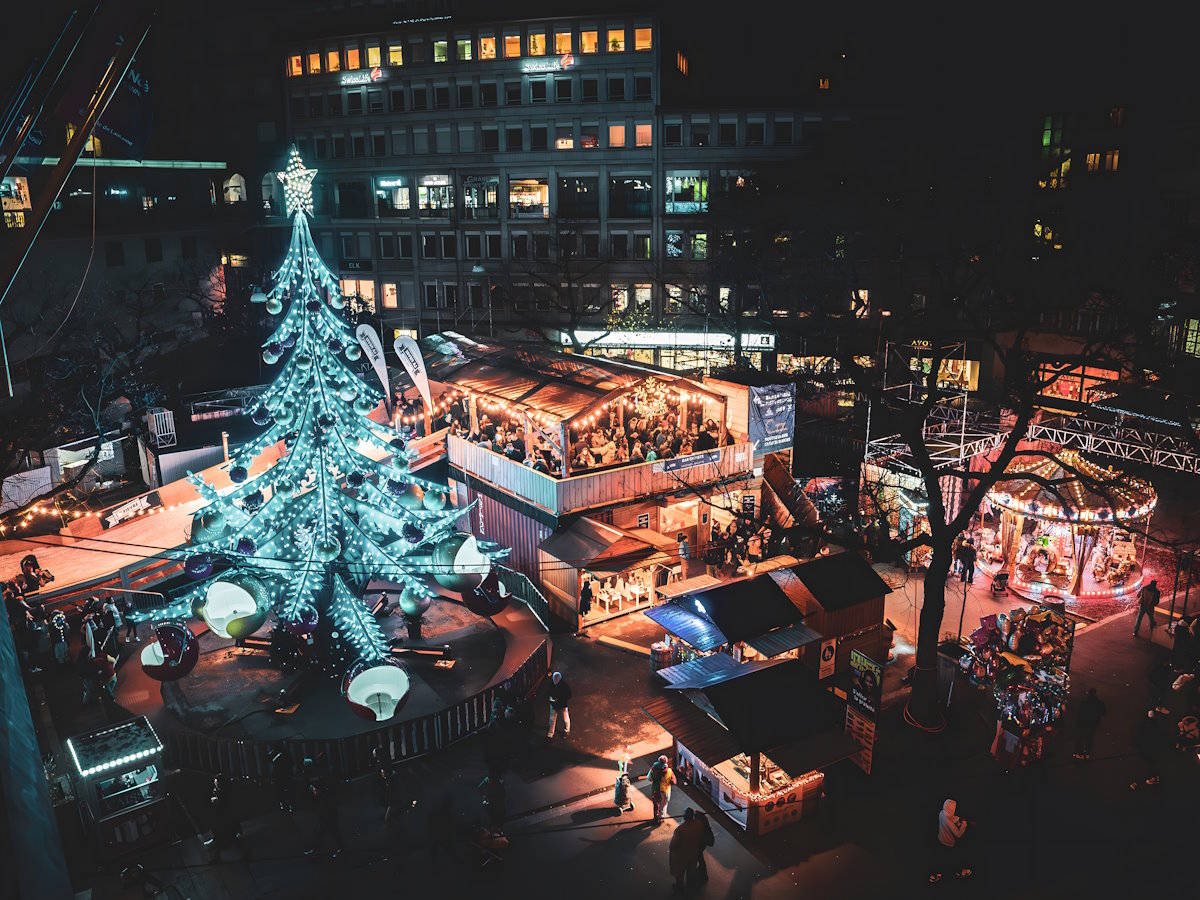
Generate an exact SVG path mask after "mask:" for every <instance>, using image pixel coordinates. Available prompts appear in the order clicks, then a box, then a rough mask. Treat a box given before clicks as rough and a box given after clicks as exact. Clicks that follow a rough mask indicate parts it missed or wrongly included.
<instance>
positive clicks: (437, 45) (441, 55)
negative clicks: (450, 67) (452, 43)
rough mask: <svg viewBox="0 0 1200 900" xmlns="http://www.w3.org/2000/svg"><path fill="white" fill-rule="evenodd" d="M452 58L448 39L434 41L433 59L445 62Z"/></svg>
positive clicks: (436, 61)
mask: <svg viewBox="0 0 1200 900" xmlns="http://www.w3.org/2000/svg"><path fill="white" fill-rule="evenodd" d="M449 59H450V47H449V44H448V43H447V42H446V41H434V42H433V61H434V62H435V63H444V62H446V61H447V60H449Z"/></svg>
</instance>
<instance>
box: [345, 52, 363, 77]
mask: <svg viewBox="0 0 1200 900" xmlns="http://www.w3.org/2000/svg"><path fill="white" fill-rule="evenodd" d="M346 68H347V69H349V70H351V71H353V70H354V69H361V68H362V63H361V62H359V59H358V48H357V47H347V48H346Z"/></svg>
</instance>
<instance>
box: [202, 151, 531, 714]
mask: <svg viewBox="0 0 1200 900" xmlns="http://www.w3.org/2000/svg"><path fill="white" fill-rule="evenodd" d="M315 174H316V172H315V170H313V169H308V168H306V167H305V166H304V164H303V162H302V161H301V159H300V155H299V153H298V152H297V151H296V150H295V148H293V149H292V152H291V160H290V162H289V165H288V168H287V171H286V172H283V173H281V174H280V175H279V178H280V180H281V181H282V182H283V184H284V188H285V194H286V201H287V212H288V215H290V216H292V239H291V245H290V247H289V248H288V251H287V255H286V256H285V257H284V260H283V263H282V265H281V266H280V268H279V270H278V272H276V273H275V286H274V288H273V289H272V290H271V291H270V293H269V294H262V293H257V294H255V296H254V297H252V298H251V299H252V300H254V301H255V302H260V303H265V304H266V310H267V312H268V313H270V314H271V315H276V316H277V315H279V314H280V313H283V317H282V319H281V320H280V322H279V325H278V327H277V328H276V329H275V332H274V333H273V334H272V335H271V337H270V338H269V339H268V340H267V342H266V343H265V344H264V345H263V360H264V362H266V363H267V364H268V365H275V364H277V363H279V362H280V360H283V359H284V358H285V357H286V360H285V361H284V362H283V366H282V369H281V370H280V372H279V375H278V376H277V377H276V379H275V381H274V383H273V384H272V385H271V386H270V388H268V390H267V391H266V393H264V394H263V396H262V400H261V405H260V406H259V408H258V409H256V410H255V411H254V413H253V415H252V419H253V421H254V422H255V424H257V425H260V426H263V427H264V431H263V432H262V434H261V435H260V436H259V437H258V439H257V440H255V441H253V442H251V443H249V444H247V445H245V446H244V447H242V449H241V450H240V451H238V453H237V454H236V456H235V457H234V458H233V459H232V460H231V461H230V465H229V467H228V472H229V477H230V480H231V481H232V483H233V486H232V489H231V490H227V491H225V492H218V490H217V489H216V488H215V487H214V486H213V485H211V484H209V483H207V482H205V481H204V480H203V479H202V478H200V476H197V475H190V476H189V480H190V481H191V482H192V483H193V484H194V485H195V486H196V489H197V490H198V491H199V493H200V494H201V496H202V497H203V498H204V499H205V500H206V501H208V505H207V506H206V507H205V508H204V509H202V510H201V511H200V512H198V513H197V514H196V515H195V517H194V519H193V523H192V534H191V546H189V547H188V549H187V551H186V552H187V560H186V564H185V569H186V571H187V573H188V574H189V575H190V576H192V577H193V578H203V579H208V581H207V582H206V583H204V584H201V585H198V586H197V588H196V589H195V590H194V591H193V592H192V595H191V599H194V600H195V601H196V608H197V611H198V612H199V613H200V614H201V615H202V616H203V617H204V619H205V620H206V621H207V622H208V624H209V626H210V627H211V628H212V629H213V630H214V631H215V632H216V633H218V634H220V635H222V636H228V637H233V638H243V637H246V636H249V635H250V634H253V633H254V632H255V631H257V630H258V629H259V628H261V627H262V626H263V624H264V623H265V622H266V619H267V616H268V615H269V613H270V612H272V611H273V612H274V613H275V616H276V617H277V619H278V620H279V623H280V627H281V628H283V629H286V630H288V631H290V632H291V633H292V634H294V635H311V634H313V633H314V632H315V630H316V628H317V624H318V622H319V621H320V620H321V619H322V617H324V620H325V626H326V629H327V632H328V634H329V636H330V637H331V640H332V646H331V648H330V650H331V651H332V652H336V651H338V650H340V651H341V655H342V658H343V659H344V660H346V661H352V663H353V664H352V665H351V667H350V669H349V671H348V672H347V673H346V678H345V685H344V689H345V690H346V692H347V698H348V699H349V700H350V701H351V703H352V705H354V706H355V708H356V710H358V711H360V712H364V710H365V711H366V713H368V714H371V715H374V716H375V717H376V718H378V719H384V718H388V717H390V716H391V715H392V714H394V712H395V709H396V708H397V704H398V703H399V702H402V700H403V693H404V692H406V691H407V675H406V674H401V673H403V671H404V670H403V667H401V666H400V665H399V663H397V662H396V661H395V660H394V659H393V657H392V654H391V650H390V645H389V641H388V639H387V638H386V637H385V635H384V633H383V631H382V629H381V628H380V627H379V624H378V623H377V622H376V619H375V616H374V615H373V614H372V612H371V610H370V609H369V608H368V607H367V605H366V602H365V601H364V599H363V592H364V591H365V589H366V586H367V584H368V582H369V581H371V580H372V579H375V578H382V579H385V580H387V581H389V582H393V583H398V584H401V585H403V591H402V593H401V595H400V598H399V604H400V608H401V610H402V611H403V612H404V613H405V614H406V616H409V617H410V618H411V617H415V618H418V619H419V616H420V615H421V613H423V612H424V610H425V609H427V608H428V606H429V604H430V602H431V600H432V598H433V597H434V592H433V590H432V589H431V588H430V586H429V585H428V583H427V581H426V576H427V575H431V574H432V575H433V576H434V577H435V578H436V579H437V581H438V582H439V583H441V584H443V585H445V586H447V587H452V588H454V589H456V590H459V591H463V592H464V596H465V597H466V599H467V603H468V606H470V607H471V608H472V609H474V610H475V611H477V612H481V613H483V614H485V615H486V614H491V613H494V612H497V611H499V609H501V608H503V605H504V604H505V603H506V601H507V596H506V592H505V591H504V589H503V588H502V587H501V586H500V585H499V583H498V581H497V580H496V576H495V573H494V572H492V570H491V562H492V559H493V558H498V557H500V556H503V555H504V554H505V553H506V552H507V551H501V550H499V549H498V548H493V549H490V550H488V551H486V552H485V551H482V550H481V549H480V547H479V545H478V543H477V542H476V541H475V539H474V537H472V536H471V535H469V534H465V533H462V532H456V531H455V530H454V523H455V521H456V520H457V519H459V518H461V517H463V516H464V515H465V514H466V513H468V512H469V509H456V508H453V507H450V506H448V503H447V500H448V496H447V489H446V486H445V485H444V484H436V483H433V482H429V481H426V480H424V479H421V478H418V477H417V476H415V475H414V474H412V473H411V472H410V471H409V455H410V453H411V451H410V450H409V449H408V448H407V447H406V441H405V439H404V438H403V437H402V436H401V435H399V434H398V433H397V432H395V431H393V430H392V429H391V428H390V426H388V425H387V424H380V423H379V422H376V421H373V420H372V418H370V417H371V415H372V413H375V412H376V410H377V409H379V408H380V404H381V403H382V402H383V396H382V394H381V393H380V391H379V390H378V389H377V388H376V387H374V386H371V385H368V384H367V383H366V382H364V381H363V380H362V378H360V377H359V375H358V373H357V372H356V371H355V368H356V367H355V365H354V363H355V362H356V361H357V360H359V358H360V357H361V355H362V351H361V349H360V346H359V344H358V342H357V340H356V339H355V337H354V334H353V333H352V332H351V331H350V328H349V326H348V325H347V324H346V322H345V320H344V318H343V314H342V310H343V309H344V308H345V300H344V298H343V297H342V294H341V291H340V290H339V287H338V282H337V279H336V278H335V277H334V275H333V274H332V273H331V272H330V271H329V270H328V269H327V268H326V267H325V265H324V263H323V262H322V261H321V258H320V256H319V255H318V253H317V250H316V247H315V246H314V245H313V240H312V235H311V233H310V232H309V226H308V214H310V213H311V212H312V180H313V176H314V175H315ZM285 307H286V312H285ZM381 418H383V420H384V422H386V416H384V417H381ZM277 445H281V446H282V448H283V449H282V455H281V456H280V457H279V459H278V461H277V462H275V463H274V464H272V465H269V466H268V467H267V468H265V469H263V468H262V467H261V466H257V467H256V466H255V465H254V464H255V461H256V460H258V459H259V457H261V456H263V454H264V453H267V451H268V450H270V449H271V448H274V447H276V446H277ZM252 470H255V474H251V471H252ZM222 562H227V563H229V564H231V565H230V567H229V568H228V569H227V570H224V571H218V574H217V575H215V576H213V577H212V578H209V576H211V575H212V572H213V571H214V563H215V564H216V565H217V567H218V570H220V568H221V564H222ZM352 682H354V684H353V685H352ZM397 691H399V692H400V693H399V696H396V694H397Z"/></svg>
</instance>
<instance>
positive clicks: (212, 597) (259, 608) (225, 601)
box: [196, 572, 270, 640]
mask: <svg viewBox="0 0 1200 900" xmlns="http://www.w3.org/2000/svg"><path fill="white" fill-rule="evenodd" d="M269 612H270V597H269V592H268V591H267V586H266V585H265V584H263V582H262V581H261V580H260V579H258V578H256V577H255V576H253V575H250V574H249V573H246V572H227V573H225V574H223V575H221V577H220V578H218V579H217V580H216V581H214V582H213V583H212V584H210V585H209V586H208V591H207V592H206V593H205V595H204V597H203V598H201V600H200V602H199V603H197V605H196V613H197V615H199V616H200V617H201V618H202V619H204V621H205V622H206V623H208V627H209V628H211V629H212V632H213V634H215V635H217V636H218V637H223V638H234V639H235V640H240V639H241V638H245V637H249V636H250V635H252V634H254V632H256V631H258V629H260V628H262V626H263V623H264V622H266V621H267V614H268V613H269Z"/></svg>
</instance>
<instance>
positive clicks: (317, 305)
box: [304, 300, 321, 313]
mask: <svg viewBox="0 0 1200 900" xmlns="http://www.w3.org/2000/svg"><path fill="white" fill-rule="evenodd" d="M304 308H305V309H307V310H308V311H309V312H311V313H315V312H320V311H321V301H320V300H309V301H308V302H307V303H305V304H304Z"/></svg>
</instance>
